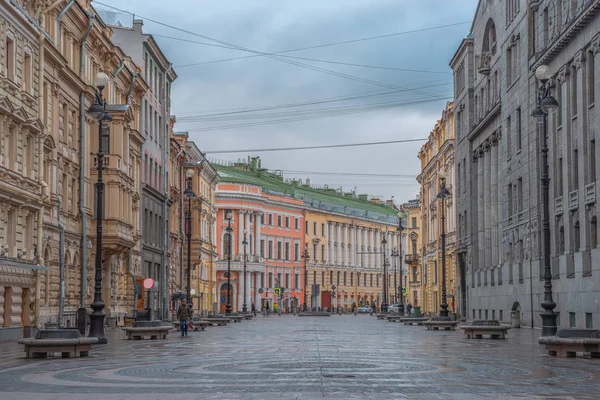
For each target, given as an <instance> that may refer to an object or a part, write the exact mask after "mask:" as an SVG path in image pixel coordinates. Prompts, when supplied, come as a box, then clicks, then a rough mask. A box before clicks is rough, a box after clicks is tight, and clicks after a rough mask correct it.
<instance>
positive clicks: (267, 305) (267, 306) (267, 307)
mask: <svg viewBox="0 0 600 400" xmlns="http://www.w3.org/2000/svg"><path fill="white" fill-rule="evenodd" d="M265 309H266V311H267V317H268V316H269V302H268V301H267V304H266V305H265Z"/></svg>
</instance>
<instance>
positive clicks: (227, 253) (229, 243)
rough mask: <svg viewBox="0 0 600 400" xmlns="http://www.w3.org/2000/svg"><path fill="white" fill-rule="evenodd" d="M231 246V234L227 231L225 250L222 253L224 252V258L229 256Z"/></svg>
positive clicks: (224, 239)
mask: <svg viewBox="0 0 600 400" xmlns="http://www.w3.org/2000/svg"><path fill="white" fill-rule="evenodd" d="M230 246H231V234H229V233H225V235H223V252H222V253H221V254H223V258H227V257H228V255H229V250H230Z"/></svg>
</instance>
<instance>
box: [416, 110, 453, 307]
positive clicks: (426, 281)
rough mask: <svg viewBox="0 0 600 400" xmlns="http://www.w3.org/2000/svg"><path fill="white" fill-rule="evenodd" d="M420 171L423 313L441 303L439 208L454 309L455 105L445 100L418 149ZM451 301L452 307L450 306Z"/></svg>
mask: <svg viewBox="0 0 600 400" xmlns="http://www.w3.org/2000/svg"><path fill="white" fill-rule="evenodd" d="M419 159H420V160H421V174H420V175H419V176H418V177H417V180H418V181H419V183H420V184H421V221H422V227H421V246H422V247H421V248H422V267H423V270H422V271H423V272H422V273H423V279H422V282H421V285H422V295H423V299H422V308H421V310H422V311H423V312H430V313H434V314H438V313H439V311H440V304H441V302H442V284H441V283H442V244H441V233H442V219H441V216H442V214H441V213H442V211H443V213H444V216H445V232H446V263H445V264H446V268H445V273H446V294H447V302H448V311H449V312H450V313H452V312H456V309H455V300H454V298H455V295H456V260H455V257H454V250H455V248H456V229H455V227H456V224H455V207H454V205H455V201H454V194H453V190H452V189H453V186H454V104H453V103H451V102H450V103H448V104H447V105H446V108H445V110H444V111H443V112H442V118H441V119H440V120H439V121H438V122H437V123H436V125H435V127H434V129H433V130H432V131H431V134H430V135H429V140H428V141H427V143H425V144H424V145H423V147H421V151H420V152H419ZM442 171H444V173H445V175H446V180H445V184H446V187H447V188H448V189H449V190H450V192H451V193H452V196H450V198H448V199H446V200H445V202H444V204H445V209H444V210H442V209H441V207H442V201H441V200H440V199H438V198H437V195H438V193H439V192H440V188H441V178H440V175H441V172H442ZM453 304H454V306H453Z"/></svg>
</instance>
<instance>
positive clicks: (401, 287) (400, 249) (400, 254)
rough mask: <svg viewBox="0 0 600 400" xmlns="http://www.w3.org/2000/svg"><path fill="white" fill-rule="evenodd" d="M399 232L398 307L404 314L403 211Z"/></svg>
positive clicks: (399, 218)
mask: <svg viewBox="0 0 600 400" xmlns="http://www.w3.org/2000/svg"><path fill="white" fill-rule="evenodd" d="M397 231H398V233H400V237H399V238H398V243H399V245H398V260H399V263H400V289H399V291H400V306H399V307H398V313H399V314H404V296H403V293H402V292H403V290H404V282H403V280H402V234H403V233H404V226H403V225H402V213H398V229H397Z"/></svg>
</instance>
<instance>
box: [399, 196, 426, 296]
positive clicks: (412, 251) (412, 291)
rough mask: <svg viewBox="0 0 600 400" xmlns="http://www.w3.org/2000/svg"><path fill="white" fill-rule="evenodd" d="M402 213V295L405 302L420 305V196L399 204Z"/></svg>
mask: <svg viewBox="0 0 600 400" xmlns="http://www.w3.org/2000/svg"><path fill="white" fill-rule="evenodd" d="M400 209H401V211H402V213H403V214H404V218H403V219H404V221H405V225H404V233H403V238H402V252H403V253H404V271H405V273H404V275H403V281H404V287H405V288H406V294H405V295H404V302H405V304H410V305H412V306H413V307H421V304H422V302H423V295H422V291H421V289H422V287H421V278H422V268H421V258H422V251H421V245H420V243H421V226H422V219H421V198H420V197H418V198H416V199H414V200H410V201H408V202H406V203H404V204H402V205H401V206H400Z"/></svg>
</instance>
